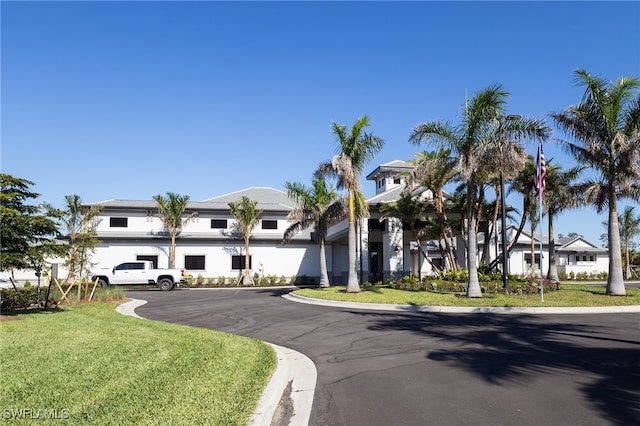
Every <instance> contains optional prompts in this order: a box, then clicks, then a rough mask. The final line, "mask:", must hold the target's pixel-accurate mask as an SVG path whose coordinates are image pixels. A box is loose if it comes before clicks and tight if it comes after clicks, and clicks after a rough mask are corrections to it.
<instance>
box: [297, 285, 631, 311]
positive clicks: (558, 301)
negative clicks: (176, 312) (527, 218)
mask: <svg viewBox="0 0 640 426" xmlns="http://www.w3.org/2000/svg"><path fill="white" fill-rule="evenodd" d="M294 293H295V294H297V295H300V296H305V297H312V298H316V299H325V300H337V301H343V302H362V303H385V304H393V305H418V306H470V307H542V306H551V307H553V306H556V307H567V306H570V307H577V306H626V305H640V289H637V288H627V295H626V296H607V295H605V289H604V287H598V286H593V285H579V284H563V285H562V286H561V289H560V290H555V291H551V292H548V293H545V294H544V302H543V301H541V298H540V295H539V294H529V295H525V294H522V295H517V294H487V295H484V297H482V298H467V297H464V294H463V293H438V292H432V291H407V290H398V289H392V288H386V287H384V286H363V288H362V291H361V292H360V293H347V292H346V289H345V287H341V286H336V287H329V288H326V289H320V288H306V289H300V290H296V291H295V292H294Z"/></svg>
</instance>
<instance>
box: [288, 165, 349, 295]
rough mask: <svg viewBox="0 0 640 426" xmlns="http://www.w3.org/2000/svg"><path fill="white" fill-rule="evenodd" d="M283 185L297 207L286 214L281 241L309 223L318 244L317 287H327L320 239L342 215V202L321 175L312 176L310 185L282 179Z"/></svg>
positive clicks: (324, 257) (343, 206) (305, 227)
mask: <svg viewBox="0 0 640 426" xmlns="http://www.w3.org/2000/svg"><path fill="white" fill-rule="evenodd" d="M285 187H286V189H287V194H288V195H289V197H290V198H291V199H293V200H294V201H296V202H297V203H298V204H299V206H298V207H297V208H295V209H293V210H291V211H290V212H289V214H288V216H287V220H289V222H292V223H291V225H290V226H289V227H288V228H287V229H286V231H285V232H284V242H285V243H287V242H289V241H291V239H292V238H293V236H294V235H295V234H296V233H298V232H300V231H301V230H303V229H307V228H309V227H311V226H313V229H314V231H315V236H316V239H317V241H318V244H319V245H320V287H329V285H330V282H329V274H328V273H327V259H326V253H325V247H324V242H325V238H326V236H327V231H328V229H329V227H331V226H332V225H334V224H336V223H338V222H339V221H341V220H343V219H344V218H345V216H346V214H345V210H346V209H345V203H344V202H343V201H342V200H339V197H338V194H337V192H336V190H335V188H333V187H330V186H329V185H328V184H327V182H326V180H325V179H324V177H322V176H316V177H314V178H313V181H312V184H311V188H308V187H306V186H305V185H303V184H301V183H297V182H294V183H291V182H286V183H285Z"/></svg>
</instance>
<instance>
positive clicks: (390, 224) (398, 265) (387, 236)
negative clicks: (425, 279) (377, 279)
mask: <svg viewBox="0 0 640 426" xmlns="http://www.w3.org/2000/svg"><path fill="white" fill-rule="evenodd" d="M382 244H383V247H384V249H383V253H384V263H383V271H382V276H383V278H384V279H387V278H402V275H403V273H404V272H403V271H404V253H403V252H404V247H403V232H402V221H401V220H399V219H396V218H394V217H391V218H388V219H387V227H386V231H385V232H384V234H382Z"/></svg>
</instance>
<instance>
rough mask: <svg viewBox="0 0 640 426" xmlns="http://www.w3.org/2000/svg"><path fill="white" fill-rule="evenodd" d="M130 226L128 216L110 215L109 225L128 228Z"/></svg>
mask: <svg viewBox="0 0 640 426" xmlns="http://www.w3.org/2000/svg"><path fill="white" fill-rule="evenodd" d="M128 226H129V218H128V217H118V216H115V217H110V218H109V227H110V228H127V227H128Z"/></svg>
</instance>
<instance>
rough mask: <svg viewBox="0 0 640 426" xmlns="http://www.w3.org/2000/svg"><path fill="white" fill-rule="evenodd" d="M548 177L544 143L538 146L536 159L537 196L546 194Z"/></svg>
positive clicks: (535, 185) (534, 188) (535, 192)
mask: <svg viewBox="0 0 640 426" xmlns="http://www.w3.org/2000/svg"><path fill="white" fill-rule="evenodd" d="M546 177H547V163H546V162H545V161H544V153H543V152H542V145H539V146H538V158H537V160H536V177H535V178H534V180H533V193H534V195H535V196H536V197H538V196H540V195H544V192H545V191H546V189H547V183H546V182H545V179H546Z"/></svg>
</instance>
